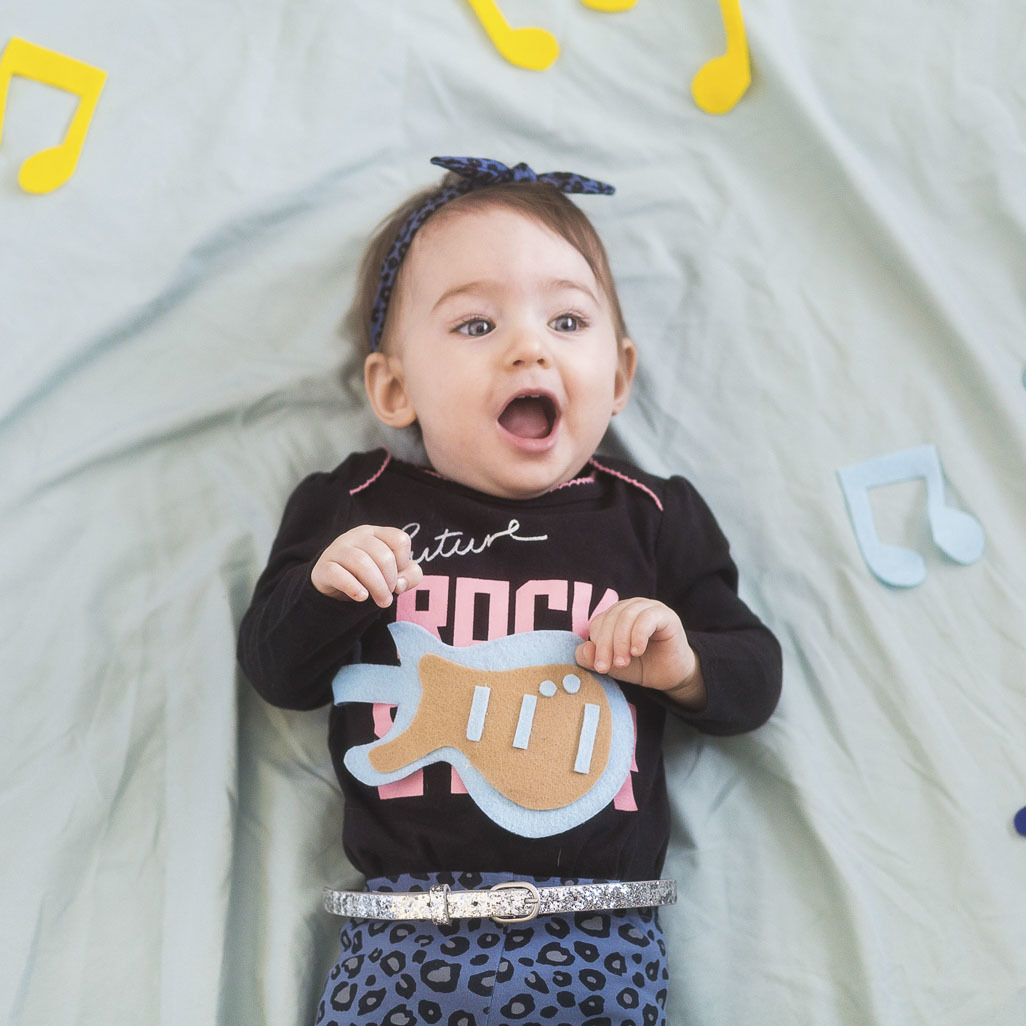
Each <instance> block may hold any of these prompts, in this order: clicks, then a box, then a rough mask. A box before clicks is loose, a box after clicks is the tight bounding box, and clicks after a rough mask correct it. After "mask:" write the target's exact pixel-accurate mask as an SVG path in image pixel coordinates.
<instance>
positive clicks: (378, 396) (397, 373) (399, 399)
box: [363, 353, 417, 428]
mask: <svg viewBox="0 0 1026 1026" xmlns="http://www.w3.org/2000/svg"><path fill="white" fill-rule="evenodd" d="M363 383H364V387H365V388H366V389H367V398H368V399H369V400H370V404H371V409H372V410H373V411H374V415H375V416H376V417H377V418H378V420H380V421H381V423H382V424H385V425H387V426H388V427H394V428H403V427H409V425H410V424H412V423H413V422H414V421H415V420H416V419H417V413H416V411H415V410H414V409H413V403H411V402H410V397H409V394H408V393H407V391H406V383H405V381H404V379H403V365H402V361H401V360H400V359H399V357H398V356H388V355H386V354H385V353H371V354H370V356H368V357H367V359H366V360H364V363H363Z"/></svg>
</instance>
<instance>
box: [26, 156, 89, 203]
mask: <svg viewBox="0 0 1026 1026" xmlns="http://www.w3.org/2000/svg"><path fill="white" fill-rule="evenodd" d="M77 163H78V161H77V160H69V159H68V151H67V149H66V148H65V147H63V146H51V147H50V148H49V149H46V150H40V152H39V153H35V154H33V155H32V156H31V157H29V158H28V159H27V160H26V161H25V162H24V163H23V164H22V165H21V169H20V170H19V172H18V184H19V185H20V186H21V187H22V189H24V190H25V192H31V193H34V194H35V195H42V194H43V193H47V192H53V191H54V189H58V188H60V187H61V186H62V185H63V184H64V183H65V182H66V181H67V180H68V179H69V178H70V177H71V176H72V175H73V174H74V173H75V167H76V165H77Z"/></svg>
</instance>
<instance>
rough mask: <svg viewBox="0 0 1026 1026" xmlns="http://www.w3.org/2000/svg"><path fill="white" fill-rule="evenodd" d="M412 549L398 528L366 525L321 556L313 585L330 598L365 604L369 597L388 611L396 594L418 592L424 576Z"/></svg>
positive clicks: (338, 539)
mask: <svg viewBox="0 0 1026 1026" xmlns="http://www.w3.org/2000/svg"><path fill="white" fill-rule="evenodd" d="M412 547H413V543H412V541H411V539H410V536H409V535H408V534H407V533H406V532H405V531H400V530H399V528H398V527H375V526H373V525H372V524H363V525H361V526H360V527H354V528H353V529H352V530H351V531H346V533H345V534H340V535H339V536H338V537H337V538H336V539H335V540H334V541H333V542H332V543H331V544H330V545H329V546H328V547H327V548H326V549H325V550H324V551H323V552H322V553H321V555H320V558H319V559H318V560H317V562H316V563H315V564H314V568H313V570H311V571H310V581H311V582H312V583H313V586H314V587H315V588H316V589H317V590H318V591H319V592H320V593H321V594H322V595H327V596H329V597H330V598H335V599H341V600H346V599H349V600H352V601H353V602H363V601H365V600H366V599H367V598H368V596H369V597H370V598H372V599H373V600H374V602H375V604H376V605H379V606H380V607H381V608H382V609H386V608H387V607H388V606H390V605H391V604H392V595H393V594H395V595H401V594H402V593H403V592H404V591H409V590H410V589H411V588H415V587H416V586H417V585H418V584H420V580H421V578H422V577H423V576H424V574H423V571H422V570H421V569H420V565H419V564H418V563H415V562H413V558H412V551H411V550H412Z"/></svg>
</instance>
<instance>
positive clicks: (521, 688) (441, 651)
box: [333, 623, 634, 837]
mask: <svg viewBox="0 0 1026 1026" xmlns="http://www.w3.org/2000/svg"><path fill="white" fill-rule="evenodd" d="M389 631H390V632H391V634H392V638H393V640H394V641H395V644H396V650H397V652H398V654H399V660H400V665H399V666H398V667H395V666H378V665H370V664H354V665H351V666H345V667H343V668H342V669H341V670H340V671H339V672H338V674H337V675H336V677H335V680H334V682H333V690H334V696H335V702H336V704H343V703H346V702H387V703H391V704H395V705H396V706H397V707H398V708H397V709H396V716H395V722H394V724H393V725H392V729H391V730H389V731H388V733H387V734H386V735H385V736H384V737H382V738H380V739H378V740H376V741H373V742H371V743H370V744H367V745H360V746H357V747H355V748H351V749H350V750H349V751H348V752H347V753H346V756H345V760H344V761H345V765H346V768H347V769H348V770H349V772H350V773H352V774H353V776H354V777H356V778H357V779H358V780H360V781H362V782H363V783H365V784H368V785H370V786H378V787H380V786H383V785H386V784H390V783H393V782H394V781H396V780H399V779H402V778H403V777H405V776H407V775H408V774H410V773H411V772H413V771H414V770H417V769H421V768H423V767H424V766H428V765H431V764H432V763H436V762H446V763H449V764H450V765H451V766H453V767H454V768H455V769H456V771H457V772H458V773H459V775H460V777H461V778H462V780H463V782H464V785H465V786H466V789H467V793H468V794H469V795H470V797H471V798H472V799H473V800H474V802H475V803H476V804H477V805H478V806H479V807H480V808H481V810H482V811H483V812H484V813H485V814H486V815H487V816H488V817H489V818H490V819H492V820H493V821H494V822H496V823H497V824H498V825H499V826H501V827H504V828H505V829H506V830H509V831H511V832H512V833H516V834H519V835H521V836H523V837H545V836H549V835H551V834H556V833H561V832H562V831H564V830H569V829H570V828H571V827H574V826H578V825H579V824H581V823H583V822H585V821H587V820H589V819H591V818H592V816H594V815H595V814H596V813H597V812H599V810H600V809H602V808H603V807H604V806H606V805H607V804H609V803H610V802H611V801H612V800H613V799H614V798H615V797H616V795H617V793H618V792H619V790H620V788H621V787H622V786H623V783H624V781H625V780H626V779H627V775H628V773H629V772H630V767H631V759H632V755H633V746H634V728H633V719H632V717H631V713H630V708H629V706H628V705H627V700H626V699H625V698H624V695H623V692H622V691H621V690H620V687H619V685H618V684H617V683H616V682H615V681H614V680H613V679H612V678H610V677H607V676H605V675H602V674H595V673H590V672H589V671H587V670H584V669H582V668H581V667H579V666H577V664H576V663H575V661H574V653H575V651H576V649H577V646H578V645H579V644H580V640H581V639H580V637H578V635H576V634H572V633H570V632H569V631H533V632H529V633H525V634H513V635H510V636H509V637H505V638H497V639H495V640H494V641H489V642H485V643H483V644H480V645H474V646H469V647H465V648H453V647H451V646H448V645H445V644H444V643H443V642H441V641H439V640H438V639H437V638H436V637H435V636H434V635H433V634H431V633H430V632H428V631H426V630H424V629H423V628H422V627H419V626H417V625H416V624H411V623H394V624H391V625H390V626H389Z"/></svg>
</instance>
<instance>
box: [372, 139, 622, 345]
mask: <svg viewBox="0 0 1026 1026" xmlns="http://www.w3.org/2000/svg"><path fill="white" fill-rule="evenodd" d="M431 163H432V164H437V165H438V166H439V167H444V168H446V169H447V170H449V171H455V172H456V174H458V175H460V176H461V178H462V181H459V182H457V183H455V184H454V185H450V186H446V187H445V188H443V189H441V190H440V191H439V192H437V193H436V194H435V195H433V196H432V197H431V198H430V199H429V200H427V201H426V202H425V203H424V204H423V205H422V206H420V207H418V208H417V209H416V210H415V211H413V213H412V214H410V216H409V217H408V218H407V219H406V220H405V221H404V222H403V225H402V227H401V228H400V229H399V232H398V234H397V235H396V238H395V242H394V243H392V247H391V249H389V251H388V255H387V256H386V257H385V261H384V263H383V264H382V265H381V275H380V277H379V278H378V287H377V291H376V292H375V293H374V306H373V307H372V308H371V322H370V347H371V352H376V351H377V349H378V347H379V346H380V345H381V334H382V332H383V331H384V330H385V317H386V315H387V314H388V301H389V299H391V297H392V289H393V287H394V286H395V279H396V277H397V276H398V274H399V268H400V267H401V266H402V262H403V257H405V256H406V251H407V250H408V249H409V248H410V243H411V242H412V241H413V236H414V235H415V234H416V233H417V229H418V228H420V226H421V225H422V224H423V223H424V222H425V221H426V220H427V219H428V217H430V216H431V214H433V213H434V212H435V211H436V210H437V209H438V208H439V207H442V206H445V204H446V203H449V202H451V201H452V200H454V199H456V197H457V196H462V195H463V194H464V193H466V192H471V191H472V190H474V189H483V188H486V187H487V186H489V185H505V184H506V183H507V182H542V183H544V184H545V185H551V186H553V187H554V188H556V189H558V190H559V191H560V192H578V193H591V194H598V195H603V196H611V195H612V194H613V192H615V191H616V190H615V189H614V188H613V187H612V186H611V185H607V184H606V183H605V182H598V181H596V180H595V179H594V178H585V177H584V175H578V174H574V172H572V171H547V172H545V173H544V174H540V175H539V174H535V172H534V171H532V170H531V169H530V168H529V167H528V166H527V165H526V164H523V163H521V164H517V165H516V166H515V167H506V165H505V164H500V163H499V161H497V160H489V159H488V158H487V157H432V158H431Z"/></svg>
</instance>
